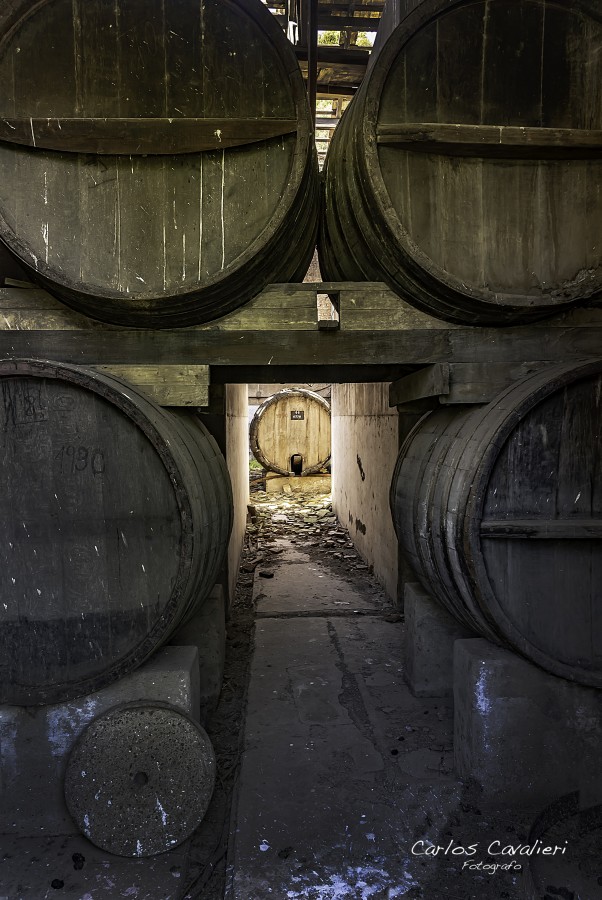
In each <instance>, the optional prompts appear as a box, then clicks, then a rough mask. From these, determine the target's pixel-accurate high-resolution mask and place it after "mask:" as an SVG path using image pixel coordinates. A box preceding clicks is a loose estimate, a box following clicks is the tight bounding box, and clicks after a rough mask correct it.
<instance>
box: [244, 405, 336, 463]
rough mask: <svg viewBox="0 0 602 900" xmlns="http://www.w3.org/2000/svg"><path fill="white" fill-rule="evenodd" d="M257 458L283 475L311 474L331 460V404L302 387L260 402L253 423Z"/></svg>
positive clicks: (252, 443) (252, 430) (251, 429)
mask: <svg viewBox="0 0 602 900" xmlns="http://www.w3.org/2000/svg"><path fill="white" fill-rule="evenodd" d="M250 437H251V450H252V452H253V456H254V457H255V459H256V460H257V461H258V462H259V463H261V465H262V466H263V467H264V468H266V469H268V470H269V471H270V472H278V473H279V474H280V475H312V474H315V473H316V472H319V471H320V470H321V469H323V468H324V467H325V466H327V465H328V462H329V460H330V404H329V403H328V401H327V400H325V399H324V397H322V396H320V394H316V393H315V392H314V391H308V390H305V389H303V388H294V389H287V390H283V391H278V393H277V394H274V395H273V396H272V397H268V399H267V400H266V401H265V402H264V403H262V404H261V406H260V407H259V409H258V410H257V412H256V413H255V415H254V416H253V419H252V421H251V427H250Z"/></svg>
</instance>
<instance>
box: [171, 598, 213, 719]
mask: <svg viewBox="0 0 602 900" xmlns="http://www.w3.org/2000/svg"><path fill="white" fill-rule="evenodd" d="M170 644H171V646H174V647H175V646H182V647H196V649H197V650H198V660H199V698H200V709H199V721H200V723H201V725H205V724H206V722H207V720H208V719H209V718H210V716H211V715H212V713H213V712H214V711H215V708H216V706H217V703H218V700H219V696H220V693H221V690H222V682H223V680H224V665H225V662H226V604H225V600H224V589H223V587H222V586H221V585H219V584H216V585H215V587H214V588H213V590H212V592H211V593H210V594H209V596H208V597H207V599H206V600H205V602H204V603H203V605H202V606H201V608H200V609H199V611H198V612H197V613H195V615H194V616H193V617H192V618H191V619H190V620H189V621H188V622H186V624H185V625H183V626H182V627H181V628H180V629H179V630H178V631H177V632H176V633H175V634H174V636H173V637H172V639H171V641H170Z"/></svg>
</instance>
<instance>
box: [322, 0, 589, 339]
mask: <svg viewBox="0 0 602 900" xmlns="http://www.w3.org/2000/svg"><path fill="white" fill-rule="evenodd" d="M601 42H602V16H601V14H600V6H599V3H597V2H594V0H570V2H569V0H557V2H555V3H553V4H550V3H548V2H546V0H475V2H470V3H468V2H465V0H423V2H421V3H417V5H416V9H414V10H413V12H411V13H410V14H409V15H408V16H407V17H406V18H405V19H403V20H402V22H401V24H400V25H399V26H398V27H397V28H395V29H394V30H393V32H392V33H391V36H390V37H389V40H388V41H387V42H386V43H385V45H384V46H383V47H382V49H381V51H380V53H378V55H377V57H376V58H375V60H374V61H373V64H372V66H371V69H370V71H369V73H368V76H367V78H366V79H365V81H364V82H363V84H362V86H361V88H360V90H359V91H358V94H357V95H356V97H355V98H354V99H353V101H352V103H351V104H350V106H349V108H348V109H347V111H346V112H345V115H344V116H343V119H342V121H341V124H340V126H339V127H338V128H337V130H336V132H335V134H334V137H333V140H332V142H331V147H330V151H329V154H328V157H327V163H326V203H325V213H324V218H323V227H322V235H321V240H320V265H321V270H322V273H323V276H324V278H326V279H332V280H365V279H367V280H371V281H374V280H376V281H385V282H386V283H387V284H388V285H389V286H390V287H391V288H392V289H393V290H395V291H397V293H399V295H400V296H401V297H403V298H404V299H406V300H407V301H408V302H410V303H413V304H414V305H415V306H417V307H419V308H420V309H422V310H424V311H426V312H428V313H431V314H433V315H435V316H439V317H441V318H444V319H448V320H451V321H455V322H460V323H464V324H481V325H488V324H491V325H503V324H508V323H514V322H526V321H530V320H535V319H537V318H542V317H545V316H547V315H551V314H553V313H554V312H558V311H562V310H563V309H565V308H566V307H568V306H570V305H571V304H575V303H583V302H585V301H586V300H588V298H591V297H594V296H596V295H599V293H600V291H601V289H602V244H601V243H600V241H599V240H598V237H597V235H598V234H599V233H600V230H601V228H602V191H601V190H600V184H601V183H602V104H601V103H600V85H601V84H602V57H601V55H600V53H599V47H600V43H601Z"/></svg>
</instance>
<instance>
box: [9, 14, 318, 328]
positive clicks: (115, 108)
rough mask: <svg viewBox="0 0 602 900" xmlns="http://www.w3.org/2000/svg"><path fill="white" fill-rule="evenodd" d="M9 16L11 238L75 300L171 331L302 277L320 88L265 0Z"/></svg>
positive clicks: (313, 199)
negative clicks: (312, 93)
mask: <svg viewBox="0 0 602 900" xmlns="http://www.w3.org/2000/svg"><path fill="white" fill-rule="evenodd" d="M16 5H17V7H18V9H19V10H21V12H20V13H15V14H14V15H13V16H12V17H9V18H8V19H6V18H5V19H4V21H0V83H1V84H2V92H1V96H0V183H1V184H2V191H1V192H0V240H2V241H4V242H5V243H6V245H7V246H8V247H9V248H10V249H11V250H12V251H13V253H15V254H16V256H17V257H18V259H19V260H20V262H21V264H23V265H24V266H26V267H27V269H28V271H29V272H30V273H31V276H32V277H33V278H34V279H35V280H36V281H37V282H39V283H40V284H42V285H43V286H44V287H46V288H47V289H48V290H49V291H50V292H51V293H53V294H55V295H56V296H57V297H58V298H60V299H61V300H63V301H64V302H65V303H68V304H69V305H71V306H73V307H74V308H75V309H78V310H79V311H80V312H83V313H86V314H87V315H89V316H92V317H94V318H98V319H102V320H104V321H107V322H114V323H116V324H122V325H134V326H145V327H146V326H149V327H163V326H164V327H172V326H183V325H191V324H195V323H200V322H205V321H208V320H210V319H214V318H217V317H220V316H223V315H224V314H226V313H228V312H230V311H231V310H233V309H235V308H236V307H239V306H240V305H242V304H244V303H245V302H247V301H248V300H249V299H250V298H251V297H253V296H254V295H256V294H257V293H259V292H260V291H261V290H262V289H263V287H264V286H265V285H266V284H268V283H270V282H277V281H295V280H301V279H302V278H303V276H304V274H305V271H306V269H307V266H308V265H309V262H310V260H311V257H312V253H313V248H314V245H315V237H316V231H317V220H318V171H317V162H316V157H315V148H314V145H313V139H312V128H311V119H310V116H309V108H308V105H307V100H306V95H305V91H304V86H303V79H302V76H301V72H300V70H299V66H298V64H297V61H296V59H295V55H294V52H293V50H292V48H291V46H290V44H289V43H288V41H287V40H286V37H285V35H284V33H283V32H282V29H281V28H280V26H279V25H278V24H277V22H276V21H275V19H274V17H273V16H272V15H271V14H270V13H269V12H268V10H267V9H266V8H265V6H264V5H263V4H262V3H261V0H179V2H165V0H115V2H111V3H108V2H104V0H42V2H38V3H33V4H32V3H27V2H20V3H17V4H16Z"/></svg>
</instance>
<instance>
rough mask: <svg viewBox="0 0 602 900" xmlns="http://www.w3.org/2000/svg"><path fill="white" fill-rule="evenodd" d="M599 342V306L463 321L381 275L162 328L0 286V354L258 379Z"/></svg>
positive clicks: (526, 355) (594, 347) (531, 353)
mask: <svg viewBox="0 0 602 900" xmlns="http://www.w3.org/2000/svg"><path fill="white" fill-rule="evenodd" d="M318 293H322V294H324V293H327V294H338V297H339V307H340V327H339V329H337V330H334V331H322V330H320V329H318V324H317V318H318V313H317V299H316V296H317V294H318ZM600 348H602V309H598V308H586V309H575V310H573V311H571V312H567V313H563V314H561V315H557V316H555V317H554V318H551V319H549V320H547V321H546V322H540V323H537V324H534V325H530V326H513V327H510V328H475V327H464V328H462V327H460V326H459V325H455V324H451V323H449V322H444V321H442V320H441V319H436V318H434V317H433V316H430V315H427V314H426V313H423V312H421V311H420V310H417V309H416V308H415V307H413V306H411V305H410V304H409V303H407V302H405V301H404V300H402V299H400V298H399V297H397V296H396V295H395V294H394V293H393V292H392V291H390V290H389V289H388V288H387V287H386V286H385V285H383V284H380V283H375V284H369V283H368V284H366V283H361V284H357V283H348V282H324V283H316V284H299V285H290V284H276V285H271V286H270V287H269V288H268V289H266V290H265V291H264V292H263V293H262V294H260V295H259V296H258V297H257V298H256V299H255V300H253V301H252V302H251V303H250V304H248V306H246V307H245V308H244V309H242V310H240V311H239V312H235V313H232V314H230V315H229V316H225V317H223V318H222V319H219V320H218V321H216V322H213V323H212V324H210V325H200V326H195V327H191V328H184V329H173V330H162V331H152V330H146V329H127V328H124V327H119V326H111V325H104V324H102V323H99V322H96V321H94V320H92V319H89V318H87V317H85V316H83V315H80V314H78V313H75V312H73V311H72V310H70V309H68V308H67V307H65V306H63V305H62V304H61V303H59V302H58V301H56V300H55V299H54V298H52V297H50V296H49V295H48V294H47V293H46V292H44V291H40V290H37V289H35V290H19V289H17V288H10V289H4V290H2V289H0V358H4V359H6V358H10V357H12V356H15V355H20V356H34V357H35V356H45V357H47V358H50V359H61V360H64V361H65V362H73V363H79V364H82V365H199V364H205V365H211V366H228V367H233V368H234V369H239V368H240V367H245V368H249V367H253V368H255V369H258V370H261V369H263V370H264V375H262V377H261V378H260V379H259V380H260V381H263V380H265V374H266V372H271V371H274V368H275V367H280V368H281V369H282V368H287V369H289V368H290V367H291V366H295V365H297V366H299V365H302V366H312V367H317V368H319V367H325V366H326V367H328V366H330V367H332V366H347V367H358V368H359V367H367V366H386V365H402V366H424V365H428V364H431V363H438V362H466V363H477V362H478V363H501V364H506V363H517V364H522V363H524V362H525V361H533V362H536V361H541V360H544V361H546V360H547V361H560V360H567V359H581V358H583V357H596V356H599V355H600ZM234 380H236V379H234ZM268 380H269V379H268ZM288 380H289V379H288V378H285V379H284V382H286V381H288ZM344 380H349V378H346V379H344ZM351 380H358V379H357V377H354V378H351ZM379 380H383V379H382V378H380V379H379Z"/></svg>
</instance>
